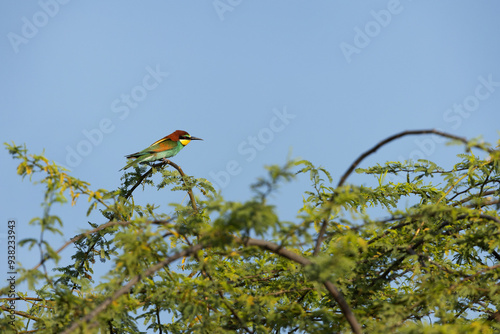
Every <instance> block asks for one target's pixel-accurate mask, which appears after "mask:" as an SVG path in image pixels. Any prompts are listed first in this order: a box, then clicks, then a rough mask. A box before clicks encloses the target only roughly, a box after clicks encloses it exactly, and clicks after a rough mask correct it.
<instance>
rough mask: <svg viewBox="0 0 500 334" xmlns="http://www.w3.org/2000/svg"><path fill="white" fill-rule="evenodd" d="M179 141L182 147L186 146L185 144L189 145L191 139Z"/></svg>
mask: <svg viewBox="0 0 500 334" xmlns="http://www.w3.org/2000/svg"><path fill="white" fill-rule="evenodd" d="M179 141H180V142H181V144H182V145H184V146H186V145H187V144H189V142H190V141H191V139H179Z"/></svg>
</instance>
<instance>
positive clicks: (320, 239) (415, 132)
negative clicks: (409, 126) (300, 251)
mask: <svg viewBox="0 0 500 334" xmlns="http://www.w3.org/2000/svg"><path fill="white" fill-rule="evenodd" d="M423 134H435V135H438V136H441V137H446V138H449V139H454V140H458V141H461V142H462V143H464V144H466V145H467V144H468V143H469V141H468V140H467V138H464V137H459V136H456V135H453V134H450V133H446V132H443V131H439V130H435V129H429V130H408V131H403V132H400V133H397V134H395V135H392V136H390V137H388V138H386V139H384V140H382V141H381V142H379V143H378V144H376V145H375V146H373V147H372V148H371V149H369V150H368V151H366V152H364V153H363V154H361V155H360V156H359V157H358V158H357V159H356V160H355V161H354V162H353V163H352V164H351V166H349V168H348V169H347V171H346V172H345V173H344V174H343V175H342V177H341V178H340V180H339V183H338V184H337V188H338V187H341V186H343V185H344V183H345V181H346V180H347V178H348V177H349V175H351V173H352V172H353V171H354V170H355V169H356V167H357V166H358V165H359V164H360V163H361V161H363V160H364V159H365V158H366V157H367V156H369V155H371V154H373V153H375V152H376V151H377V150H378V149H379V148H381V147H382V146H384V145H385V144H388V143H390V142H391V141H393V140H396V139H398V138H401V137H404V136H409V135H423ZM472 147H476V148H479V149H482V150H485V151H487V152H489V153H492V152H494V150H493V149H489V148H484V147H483V146H481V145H478V144H475V145H472ZM330 201H331V200H330ZM329 216H330V215H328V217H329ZM327 224H328V219H325V220H324V221H323V225H322V226H321V229H320V232H319V234H318V238H317V239H316V246H315V248H314V249H315V251H316V249H319V248H320V247H321V243H322V242H323V234H324V233H325V232H323V231H326V225H327Z"/></svg>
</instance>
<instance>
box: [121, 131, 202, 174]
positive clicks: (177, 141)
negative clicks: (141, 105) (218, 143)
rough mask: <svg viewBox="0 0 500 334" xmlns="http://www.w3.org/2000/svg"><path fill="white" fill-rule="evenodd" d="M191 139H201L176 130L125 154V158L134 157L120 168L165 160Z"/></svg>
mask: <svg viewBox="0 0 500 334" xmlns="http://www.w3.org/2000/svg"><path fill="white" fill-rule="evenodd" d="M191 140H203V139H201V138H196V137H193V136H191V135H190V134H189V133H187V132H186V131H182V130H176V131H174V132H172V133H171V134H169V135H168V136H166V137H163V138H162V139H160V140H158V141H155V142H154V143H153V144H151V146H149V147H148V148H145V149H144V150H142V151H140V152H137V153H132V154H129V155H127V156H125V157H126V158H127V159H135V160H133V161H130V162H129V163H128V164H127V165H126V166H125V167H123V168H122V169H120V170H124V169H127V168H129V167H131V166H135V165H137V164H139V163H146V162H150V161H156V160H166V159H167V158H170V157H173V156H174V155H176V154H177V153H179V151H180V150H182V148H183V147H184V146H186V145H187V144H189V142H190V141H191Z"/></svg>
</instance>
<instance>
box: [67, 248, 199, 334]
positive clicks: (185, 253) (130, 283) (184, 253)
mask: <svg viewBox="0 0 500 334" xmlns="http://www.w3.org/2000/svg"><path fill="white" fill-rule="evenodd" d="M203 248H204V245H202V244H198V245H195V246H193V247H190V248H188V249H185V250H183V251H182V252H178V253H176V254H174V255H172V256H169V257H167V258H166V259H164V260H163V261H160V262H158V263H157V264H155V265H154V266H152V267H150V268H148V269H147V270H146V271H145V272H144V273H142V274H139V275H136V276H134V277H132V278H131V279H130V281H128V283H127V284H125V285H124V286H122V287H121V288H120V289H118V290H117V291H115V293H113V295H111V296H110V297H108V298H106V299H105V300H104V301H103V302H102V303H101V304H99V305H98V306H97V307H96V308H95V309H93V310H92V311H91V312H90V313H88V314H87V315H86V316H84V317H83V318H81V319H80V320H77V321H74V322H73V323H72V324H71V325H70V326H69V327H68V328H67V329H66V330H65V331H64V332H62V334H69V333H71V332H73V331H75V330H76V329H77V328H78V327H80V326H81V325H82V324H83V323H89V322H90V321H91V320H92V319H94V318H95V317H96V316H97V315H98V314H99V313H100V312H103V311H104V310H105V309H106V308H107V307H108V306H109V305H110V304H111V303H112V302H113V301H115V300H117V299H118V298H120V297H121V296H122V295H124V294H126V293H128V292H129V291H130V290H131V289H132V288H133V287H134V285H135V284H137V282H139V281H140V280H141V279H142V278H144V277H147V276H150V275H152V274H154V273H155V272H157V271H158V270H160V269H161V268H163V267H165V266H167V265H169V264H170V263H172V262H174V261H175V260H177V259H180V258H182V257H186V256H190V255H192V254H193V253H195V252H197V251H199V250H201V249H203Z"/></svg>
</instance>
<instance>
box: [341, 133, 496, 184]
mask: <svg viewBox="0 0 500 334" xmlns="http://www.w3.org/2000/svg"><path fill="white" fill-rule="evenodd" d="M423 134H435V135H438V136H441V137H445V138H449V139H454V140H458V141H461V142H462V143H464V144H466V145H467V144H468V143H469V141H468V140H467V138H464V137H459V136H456V135H453V134H450V133H446V132H443V131H439V130H435V129H429V130H408V131H403V132H400V133H397V134H395V135H392V136H390V137H388V138H386V139H384V140H382V141H381V142H379V143H378V144H377V145H375V146H373V147H372V148H371V149H369V150H368V151H366V152H364V153H363V154H361V155H360V156H359V157H358V158H357V159H356V160H355V161H354V162H353V163H352V165H351V166H350V167H349V168H348V169H347V171H346V172H345V173H344V175H342V177H341V178H340V181H339V183H338V185H337V187H341V186H342V185H344V182H345V180H346V179H347V177H348V176H349V175H350V174H351V173H352V172H353V171H354V169H355V168H356V167H357V166H358V165H359V164H360V163H361V161H363V160H364V159H365V158H366V157H367V156H369V155H370V154H373V153H375V152H376V151H377V150H378V149H379V148H381V147H382V146H384V145H385V144H388V143H390V142H391V141H393V140H396V139H398V138H401V137H404V136H409V135H423ZM472 147H475V148H479V149H482V150H485V151H486V152H489V153H491V152H493V150H492V149H486V148H484V147H482V146H481V145H477V144H476V145H472Z"/></svg>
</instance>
